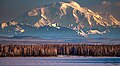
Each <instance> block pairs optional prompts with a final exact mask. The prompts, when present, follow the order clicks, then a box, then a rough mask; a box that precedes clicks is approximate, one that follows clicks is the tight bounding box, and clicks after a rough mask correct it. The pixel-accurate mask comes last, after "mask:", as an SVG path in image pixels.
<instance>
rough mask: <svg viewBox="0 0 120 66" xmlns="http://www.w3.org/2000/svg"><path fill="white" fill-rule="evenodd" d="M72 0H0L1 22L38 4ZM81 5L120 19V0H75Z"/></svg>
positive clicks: (9, 19)
mask: <svg viewBox="0 0 120 66" xmlns="http://www.w3.org/2000/svg"><path fill="white" fill-rule="evenodd" d="M59 1H70V0H0V22H1V21H2V20H7V21H11V20H12V19H14V18H16V17H17V16H19V15H21V14H22V13H25V12H27V11H28V10H30V9H33V8H35V7H38V6H44V5H48V4H51V3H53V2H59ZM74 1H77V2H78V3H79V4H80V5H81V6H84V7H88V8H90V9H92V10H93V11H99V12H108V13H111V14H112V15H113V16H114V17H115V18H117V19H118V20H120V0H74Z"/></svg>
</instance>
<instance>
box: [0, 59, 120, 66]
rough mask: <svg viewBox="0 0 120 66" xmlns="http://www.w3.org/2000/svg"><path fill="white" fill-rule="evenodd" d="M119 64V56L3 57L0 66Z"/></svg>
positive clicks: (119, 65) (111, 65)
mask: <svg viewBox="0 0 120 66" xmlns="http://www.w3.org/2000/svg"><path fill="white" fill-rule="evenodd" d="M13 65H14V66H17V65H18V66H23V65H32V66H35V65H39V66H120V58H119V57H4V58H0V66H13Z"/></svg>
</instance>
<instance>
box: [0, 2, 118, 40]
mask: <svg viewBox="0 0 120 66" xmlns="http://www.w3.org/2000/svg"><path fill="white" fill-rule="evenodd" d="M119 26H120V22H119V21H118V20H117V19H115V18H114V17H113V16H112V15H111V14H109V13H105V14H103V13H99V12H94V11H92V10H90V9H88V8H86V7H81V6H80V4H78V3H77V2H74V1H71V2H58V3H52V4H50V5H47V6H44V7H38V8H34V9H33V10H30V11H28V12H26V13H24V14H22V15H21V16H19V17H17V18H16V19H14V20H13V21H11V22H7V23H6V22H5V21H3V22H2V23H1V27H0V36H35V37H39V38H45V39H63V38H65V37H67V39H72V41H74V39H75V38H77V37H78V38H79V37H80V38H115V39H116V38H120V37H119V36H120V34H119V33H120V30H119V29H120V27H119ZM71 37H72V38H71ZM78 42H79V41H78Z"/></svg>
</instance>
